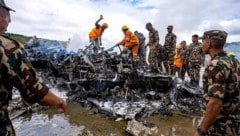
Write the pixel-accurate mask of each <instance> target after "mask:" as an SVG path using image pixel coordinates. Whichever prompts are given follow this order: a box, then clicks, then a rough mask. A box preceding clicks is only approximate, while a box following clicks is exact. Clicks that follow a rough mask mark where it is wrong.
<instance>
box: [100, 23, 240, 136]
mask: <svg viewBox="0 0 240 136" xmlns="http://www.w3.org/2000/svg"><path fill="white" fill-rule="evenodd" d="M173 28H174V27H173V26H172V25H169V26H168V27H167V34H166V36H165V41H164V44H163V45H160V44H159V41H160V38H159V33H158V31H157V30H156V29H155V28H154V27H153V25H152V24H151V23H150V22H149V23H147V24H146V29H147V31H148V32H149V35H148V36H149V41H148V42H147V43H146V44H145V42H142V43H140V42H139V41H140V40H139V39H140V38H138V36H137V34H139V32H137V33H132V32H131V31H130V30H129V27H128V26H126V25H123V26H122V31H123V33H124V38H123V40H122V41H120V42H119V43H117V44H116V45H117V46H118V45H123V46H124V52H126V51H127V50H129V49H131V50H132V54H133V60H134V61H139V60H140V61H144V62H142V63H141V64H146V63H145V59H142V58H141V57H143V56H142V55H144V54H145V53H142V51H143V50H141V52H139V49H141V48H142V47H143V48H146V47H149V50H150V51H149V57H148V63H149V68H150V70H151V72H153V73H160V72H162V70H163V68H162V66H163V67H164V68H165V70H166V73H167V74H168V75H171V76H176V73H177V76H178V77H179V78H182V79H183V80H185V74H186V73H187V74H188V75H189V77H190V84H191V85H192V86H198V85H199V80H200V68H201V66H203V65H205V64H204V63H205V55H209V56H210V58H211V59H210V61H209V62H208V65H207V67H206V68H205V71H204V74H203V91H204V94H203V99H204V107H203V111H204V112H203V117H202V120H201V122H200V124H199V126H198V128H197V132H196V133H195V136H218V135H224V136H239V135H240V85H239V84H240V64H239V62H238V60H237V59H236V58H235V53H234V52H231V53H229V55H227V53H226V52H225V51H224V45H225V43H226V39H227V35H228V34H227V32H225V31H222V30H210V31H206V32H204V34H203V36H202V37H199V36H198V35H197V34H193V35H192V43H190V44H189V45H188V46H187V43H186V41H184V40H183V41H181V43H180V44H179V45H176V41H177V36H176V35H175V34H174V33H173ZM101 34H102V33H101ZM100 36H101V35H100ZM199 39H202V43H201V42H199ZM144 40H145V38H144ZM144 51H146V50H144Z"/></svg>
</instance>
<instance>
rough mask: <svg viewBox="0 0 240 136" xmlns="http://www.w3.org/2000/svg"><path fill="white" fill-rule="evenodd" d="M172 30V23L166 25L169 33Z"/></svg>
mask: <svg viewBox="0 0 240 136" xmlns="http://www.w3.org/2000/svg"><path fill="white" fill-rule="evenodd" d="M172 30H173V26H172V25H169V26H168V27H167V31H168V32H169V33H171V32H172Z"/></svg>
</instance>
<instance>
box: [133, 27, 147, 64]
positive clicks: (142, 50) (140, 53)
mask: <svg viewBox="0 0 240 136" xmlns="http://www.w3.org/2000/svg"><path fill="white" fill-rule="evenodd" d="M134 34H135V35H136V36H137V37H138V40H139V49H138V56H139V64H140V65H142V66H145V65H146V49H145V48H144V46H145V40H146V38H145V36H144V35H143V33H141V32H138V31H135V32H134Z"/></svg>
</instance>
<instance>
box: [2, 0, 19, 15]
mask: <svg viewBox="0 0 240 136" xmlns="http://www.w3.org/2000/svg"><path fill="white" fill-rule="evenodd" d="M0 6H2V7H3V8H5V9H7V10H9V11H13V12H15V10H13V9H11V8H10V7H8V6H7V5H6V4H5V2H4V0H0Z"/></svg>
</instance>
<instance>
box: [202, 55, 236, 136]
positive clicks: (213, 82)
mask: <svg viewBox="0 0 240 136" xmlns="http://www.w3.org/2000/svg"><path fill="white" fill-rule="evenodd" d="M239 79H240V65H239V64H237V65H236V67H234V64H233V61H232V60H231V59H230V58H229V57H228V56H227V55H226V54H225V53H219V54H218V55H216V56H215V57H214V58H212V60H211V62H210V63H209V66H208V67H207V68H206V69H205V72H204V75H203V90H204V96H203V97H204V100H205V103H204V105H205V108H206V105H207V103H208V101H209V97H215V98H219V99H221V100H222V102H223V106H222V108H221V110H220V113H219V115H218V117H217V119H216V121H215V122H214V124H213V125H212V126H211V127H210V129H209V130H208V133H209V135H211V136H212V135H214V136H215V135H216V136H220V135H221V136H239V135H240V133H239V132H238V131H239V129H240V128H239V123H240V122H239V119H240V118H239V116H238V115H237V114H239V112H240V109H239V108H240V107H239V103H240V94H239Z"/></svg>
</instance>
